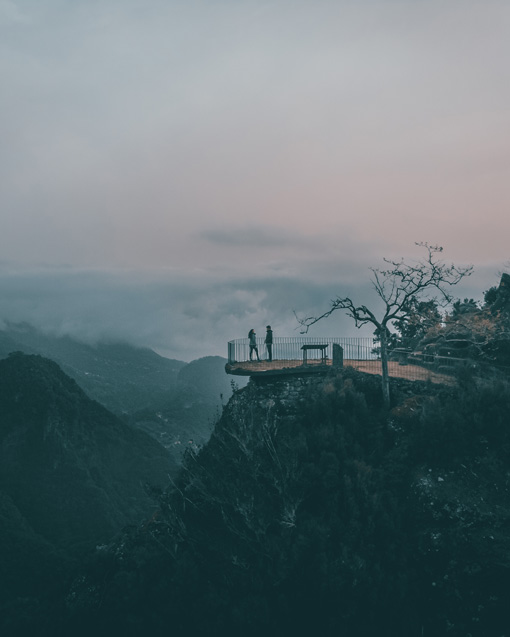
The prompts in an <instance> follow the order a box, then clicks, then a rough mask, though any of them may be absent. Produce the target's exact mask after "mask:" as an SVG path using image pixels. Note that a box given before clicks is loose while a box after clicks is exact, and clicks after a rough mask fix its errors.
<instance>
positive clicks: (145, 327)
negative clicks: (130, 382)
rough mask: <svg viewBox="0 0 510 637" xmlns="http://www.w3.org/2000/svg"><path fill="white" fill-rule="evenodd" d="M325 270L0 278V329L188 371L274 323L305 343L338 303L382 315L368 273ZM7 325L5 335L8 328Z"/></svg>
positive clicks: (475, 292) (489, 278)
mask: <svg viewBox="0 0 510 637" xmlns="http://www.w3.org/2000/svg"><path fill="white" fill-rule="evenodd" d="M337 266H338V267H337V268H336V269H335V268H333V269H330V270H328V271H327V275H326V269H327V266H326V264H320V263H318V264H317V265H316V266H315V268H314V267H310V269H309V270H308V272H306V273H304V272H301V273H300V274H299V275H290V274H286V275H279V274H274V273H273V274H271V273H270V272H267V273H261V274H260V275H257V276H249V275H239V276H237V277H234V276H231V275H230V276H227V275H224V274H223V275H222V274H220V273H218V272H216V273H208V272H205V271H196V272H193V273H189V272H184V271H145V272H140V271H138V272H136V271H123V270H108V271H106V270H75V269H63V268H61V269H48V268H46V269H38V270H31V271H29V270H23V271H21V270H13V269H12V268H11V269H8V268H6V267H5V266H4V267H3V268H1V269H0V321H1V322H3V323H4V324H5V322H14V323H17V322H27V323H30V324H31V325H34V326H35V327H38V328H39V329H42V330H43V331H46V332H49V333H51V334H57V335H70V336H73V337H74V338H77V339H80V340H83V341H85V342H88V343H94V342H97V341H104V340H107V341H112V340H114V341H116V340H123V341H127V342H129V343H132V344H134V345H138V346H144V347H150V348H152V349H155V350H156V351H158V352H160V353H161V354H163V355H166V356H169V357H171V358H177V359H180V360H185V361H190V360H193V359H195V358H199V357H201V356H206V355H220V356H226V352H227V342H228V341H229V340H231V339H234V338H242V337H245V336H246V335H247V332H248V330H249V329H250V328H254V329H255V330H256V331H257V332H258V333H259V334H261V335H262V334H263V331H264V328H265V326H266V325H267V324H268V323H270V324H271V325H272V326H273V329H274V331H275V335H276V336H296V335H298V334H299V328H298V323H297V321H296V318H295V316H294V310H296V311H297V312H298V314H299V315H301V316H305V315H306V316H308V315H317V314H320V313H322V312H323V311H325V310H326V309H327V308H328V307H329V301H330V300H331V299H332V298H335V297H336V296H337V295H341V296H351V297H352V298H353V299H355V300H356V301H357V302H360V303H367V304H369V305H370V306H371V307H375V308H377V297H376V296H375V294H374V292H373V290H372V288H371V284H370V280H369V277H370V271H369V270H368V268H364V269H363V270H362V271H360V270H358V269H357V268H352V269H349V267H348V266H347V264H346V263H341V262H338V263H337ZM497 281H498V276H497V272H496V271H495V270H494V269H492V268H490V269H485V270H484V269H478V270H477V271H476V272H475V275H473V277H471V279H469V280H466V281H465V282H464V283H463V284H462V286H458V289H456V290H455V292H456V293H458V294H457V295H458V297H461V298H463V297H465V296H469V297H474V298H475V299H480V298H481V297H482V294H483V291H484V290H485V289H487V288H488V287H490V286H491V285H494V284H496V283H497ZM1 322H0V325H1V324H2V323H1ZM311 333H312V334H321V335H324V336H359V335H365V336H366V335H371V333H372V332H371V330H370V329H369V328H366V329H364V330H363V331H359V330H357V329H356V328H355V327H354V325H353V323H352V321H351V320H350V319H349V318H348V317H346V316H345V315H344V314H343V313H341V312H337V313H335V314H334V315H333V316H332V317H330V318H329V319H327V320H325V321H323V322H321V323H320V324H318V325H316V326H315V327H314V328H313V330H312V332H311Z"/></svg>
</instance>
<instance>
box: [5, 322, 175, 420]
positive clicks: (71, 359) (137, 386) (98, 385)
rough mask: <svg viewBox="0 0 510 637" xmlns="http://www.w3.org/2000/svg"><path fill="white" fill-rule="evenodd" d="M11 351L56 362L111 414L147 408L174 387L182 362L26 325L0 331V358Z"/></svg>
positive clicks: (154, 353) (164, 397) (131, 347)
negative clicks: (88, 342)
mask: <svg viewBox="0 0 510 637" xmlns="http://www.w3.org/2000/svg"><path fill="white" fill-rule="evenodd" d="M14 351H22V352H24V353H26V354H39V355H41V356H44V357H46V358H50V359H52V360H54V361H56V362H57V363H58V364H59V365H60V367H61V368H62V369H63V371H64V372H65V373H66V374H67V375H68V376H70V377H71V378H74V380H76V382H77V383H78V384H79V385H80V387H81V388H82V389H84V390H85V392H86V393H87V394H88V395H89V396H90V397H91V398H93V399H95V400H97V401H98V402H100V403H101V404H102V405H104V406H105V407H106V408H107V409H109V410H110V411H113V412H114V413H118V414H121V413H125V412H133V411H136V410H139V409H144V408H146V407H153V406H154V405H157V404H158V403H159V402H160V401H162V400H165V399H166V398H167V397H168V395H169V392H170V391H171V390H172V389H173V388H174V387H175V384H176V383H177V377H178V373H179V370H180V369H181V368H182V367H184V366H185V365H186V363H184V362H182V361H177V360H172V359H168V358H164V357H163V356H159V355H158V354H156V352H154V351H152V350H150V349H147V348H139V347H133V346H132V345H129V344H127V343H98V344H96V345H87V344H86V343H81V342H79V341H76V340H75V339H72V338H71V337H69V336H51V335H49V334H44V333H43V332H41V331H39V330H37V329H35V328H34V327H32V326H30V325H27V324H16V325H14V324H10V325H8V326H7V327H6V328H5V329H4V330H0V358H5V357H6V356H7V355H8V354H10V353H11V352H14Z"/></svg>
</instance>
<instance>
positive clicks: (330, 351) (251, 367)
mask: <svg viewBox="0 0 510 637" xmlns="http://www.w3.org/2000/svg"><path fill="white" fill-rule="evenodd" d="M373 348H374V343H373V339H371V338H338V337H332V338H325V337H313V336H303V337H277V338H274V339H273V346H272V360H269V352H268V349H267V346H266V345H265V343H264V337H261V338H257V349H258V356H259V358H260V361H258V360H257V355H256V353H255V352H253V353H252V358H253V360H250V345H249V341H248V339H247V338H239V339H236V340H234V341H230V342H229V343H228V363H227V364H226V366H225V371H226V372H227V374H234V375H237V376H278V375H283V374H289V375H290V374H292V375H296V374H301V375H302V374H317V373H325V372H327V371H328V370H330V369H331V368H332V367H333V366H334V367H342V366H343V364H344V358H345V355H346V353H347V356H348V357H349V358H356V359H359V360H369V359H370V358H372V359H373V358H375V357H374V354H373Z"/></svg>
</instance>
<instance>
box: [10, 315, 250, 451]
mask: <svg viewBox="0 0 510 637" xmlns="http://www.w3.org/2000/svg"><path fill="white" fill-rule="evenodd" d="M15 351H20V352H24V353H25V354H38V355H41V356H44V357H46V358H49V359H51V360H53V361H55V362H56V363H58V365H59V366H60V367H61V368H62V370H63V371H64V372H65V373H66V374H67V375H68V376H70V377H71V378H73V379H74V380H75V381H76V382H77V384H78V385H79V386H80V387H81V388H82V389H83V390H84V391H85V393H86V394H87V395H88V396H89V397H90V398H93V399H94V400H97V401H98V402H99V403H101V404H102V405H103V406H104V407H106V408H107V409H108V410H110V411H112V412H113V413H115V414H117V415H119V416H121V417H122V419H123V420H124V421H125V422H126V423H128V424H130V425H132V426H133V427H135V428H139V429H143V430H144V431H146V432H147V433H149V434H150V435H151V436H153V437H154V438H155V439H156V440H158V442H160V443H161V444H163V445H164V446H165V447H166V448H167V449H168V450H170V451H171V453H172V456H173V457H174V459H175V460H176V461H177V462H179V461H180V458H181V455H182V452H183V450H184V449H186V448H187V447H190V446H191V447H193V448H195V447H196V446H200V445H202V444H204V443H205V442H206V441H207V440H208V439H209V436H210V434H211V431H212V428H213V424H214V421H215V420H216V419H217V418H218V416H219V414H220V412H221V408H222V404H223V403H226V402H227V401H228V399H229V397H230V396H231V394H232V388H231V381H230V379H229V377H228V376H227V375H226V374H225V369H224V367H225V362H226V360H225V359H224V358H222V357H220V356H207V357H204V358H201V359H198V360H195V361H192V362H191V363H189V364H188V363H185V362H184V361H179V360H173V359H168V358H165V357H163V356H160V355H159V354H157V353H156V352H154V351H153V350H151V349H148V348H140V347H134V346H133V345H130V344H127V343H97V344H95V345H89V344H86V343H82V342H79V341H77V340H75V339H73V338H71V337H69V336H52V335H49V334H46V333H43V332H41V331H40V330H38V329H36V328H34V327H33V326H31V325H28V324H25V323H23V324H9V325H7V326H6V327H5V328H4V329H3V330H0V359H1V358H5V357H6V356H8V354H10V353H11V352H15ZM245 382H246V381H245V380H243V381H242V382H241V385H243V384H245Z"/></svg>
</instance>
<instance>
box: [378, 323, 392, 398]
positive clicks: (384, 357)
mask: <svg viewBox="0 0 510 637" xmlns="http://www.w3.org/2000/svg"><path fill="white" fill-rule="evenodd" d="M380 333H381V366H382V392H383V399H384V404H385V406H386V407H387V408H388V409H389V408H390V375H389V373H388V335H387V333H386V326H384V327H383V328H382V329H381V332H380Z"/></svg>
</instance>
